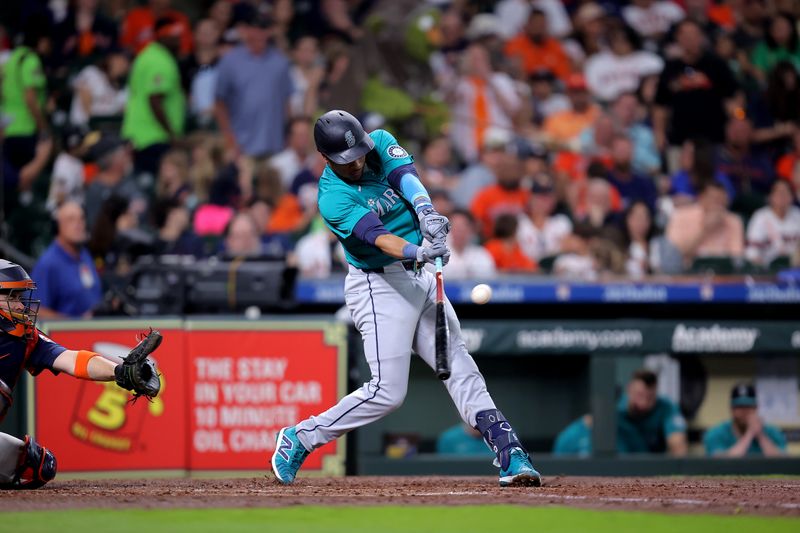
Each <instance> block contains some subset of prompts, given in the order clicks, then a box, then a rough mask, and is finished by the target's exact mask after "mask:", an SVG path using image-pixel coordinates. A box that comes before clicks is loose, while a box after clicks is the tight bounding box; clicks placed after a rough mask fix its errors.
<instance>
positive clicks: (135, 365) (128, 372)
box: [114, 329, 162, 400]
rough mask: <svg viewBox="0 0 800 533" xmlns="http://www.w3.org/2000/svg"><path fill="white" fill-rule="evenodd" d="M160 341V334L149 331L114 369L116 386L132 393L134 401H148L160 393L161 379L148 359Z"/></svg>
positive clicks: (153, 364) (151, 361)
mask: <svg viewBox="0 0 800 533" xmlns="http://www.w3.org/2000/svg"><path fill="white" fill-rule="evenodd" d="M161 340H162V336H161V333H159V332H158V331H155V330H153V329H151V330H150V331H149V332H148V333H147V335H144V336H143V337H142V338H141V340H140V341H139V344H137V345H136V346H135V347H134V348H133V350H131V351H130V353H129V354H128V355H127V356H126V357H125V358H124V359H123V361H122V363H121V364H119V365H117V367H116V368H115V369H114V377H115V378H116V381H117V385H119V386H120V387H122V388H123V389H127V390H130V391H133V393H134V400H136V399H137V398H139V396H145V397H147V399H148V400H149V399H151V398H155V397H156V396H158V393H159V392H160V391H161V379H159V375H158V370H157V369H156V364H155V363H154V362H153V360H152V359H150V358H149V357H148V355H150V354H151V353H153V352H154V351H155V350H156V348H158V346H159V345H160V344H161Z"/></svg>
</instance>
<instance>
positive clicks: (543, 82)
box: [528, 68, 570, 126]
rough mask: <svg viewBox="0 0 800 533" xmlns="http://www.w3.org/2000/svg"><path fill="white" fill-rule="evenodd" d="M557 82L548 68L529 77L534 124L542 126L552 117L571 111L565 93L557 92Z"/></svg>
mask: <svg viewBox="0 0 800 533" xmlns="http://www.w3.org/2000/svg"><path fill="white" fill-rule="evenodd" d="M555 82H556V77H555V75H554V74H553V73H552V72H551V71H550V70H548V69H546V68H540V69H536V70H535V71H533V73H531V75H530V76H528V86H529V87H530V90H531V100H532V104H533V122H534V124H536V125H537V126H541V125H542V123H543V122H544V121H545V120H546V119H547V117H549V116H550V115H553V114H555V113H558V112H560V111H568V110H569V109H570V103H569V98H567V97H566V95H564V94H563V93H560V92H556V91H555V87H554V84H555Z"/></svg>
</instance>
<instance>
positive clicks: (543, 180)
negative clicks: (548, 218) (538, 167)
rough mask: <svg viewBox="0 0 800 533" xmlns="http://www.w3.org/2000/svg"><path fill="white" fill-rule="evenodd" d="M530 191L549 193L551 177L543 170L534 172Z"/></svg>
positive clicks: (551, 188)
mask: <svg viewBox="0 0 800 533" xmlns="http://www.w3.org/2000/svg"><path fill="white" fill-rule="evenodd" d="M531 192H532V193H533V194H551V193H552V192H553V177H552V176H550V174H545V173H544V172H540V173H539V174H536V175H535V176H534V177H533V184H532V185H531Z"/></svg>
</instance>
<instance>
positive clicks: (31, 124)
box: [0, 15, 52, 209]
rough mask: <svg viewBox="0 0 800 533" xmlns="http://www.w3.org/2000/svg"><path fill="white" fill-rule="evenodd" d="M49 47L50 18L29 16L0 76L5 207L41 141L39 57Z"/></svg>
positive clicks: (23, 186)
mask: <svg viewBox="0 0 800 533" xmlns="http://www.w3.org/2000/svg"><path fill="white" fill-rule="evenodd" d="M51 49H52V42H51V39H50V21H49V19H48V18H47V17H45V16H39V15H32V16H31V17H29V18H28V20H27V22H26V24H25V30H24V32H23V39H22V44H21V45H20V46H17V47H16V48H14V50H13V51H12V52H11V55H10V56H9V58H8V61H6V63H5V64H4V65H3V68H2V72H1V75H0V79H2V82H0V131H2V135H1V136H0V138H2V139H3V160H2V164H3V186H4V192H5V193H6V194H5V198H6V202H5V203H6V208H7V209H9V208H10V207H11V205H13V204H9V201H10V200H16V198H17V196H18V190H23V191H24V190H28V189H29V188H30V186H31V184H32V181H33V178H35V177H36V176H35V174H36V173H35V172H28V173H25V174H23V173H22V169H23V167H25V165H27V164H28V163H30V162H31V161H33V159H34V157H35V156H36V147H37V142H38V141H39V140H40V138H41V140H45V139H46V138H47V137H48V136H49V134H48V125H47V121H46V119H45V109H44V107H45V101H46V100H47V77H46V76H45V72H44V67H43V66H42V58H44V57H47V56H48V55H49V54H50V51H51Z"/></svg>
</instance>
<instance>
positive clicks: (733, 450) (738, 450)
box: [722, 433, 753, 457]
mask: <svg viewBox="0 0 800 533" xmlns="http://www.w3.org/2000/svg"><path fill="white" fill-rule="evenodd" d="M751 442H753V437H752V436H751V435H750V434H749V433H747V434H745V435H742V437H741V438H740V439H739V440H738V441H736V444H734V445H733V446H731V447H730V448H728V449H727V450H726V451H725V453H723V454H722V455H723V456H725V457H744V456H745V455H746V454H747V450H749V449H750V443H751Z"/></svg>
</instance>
